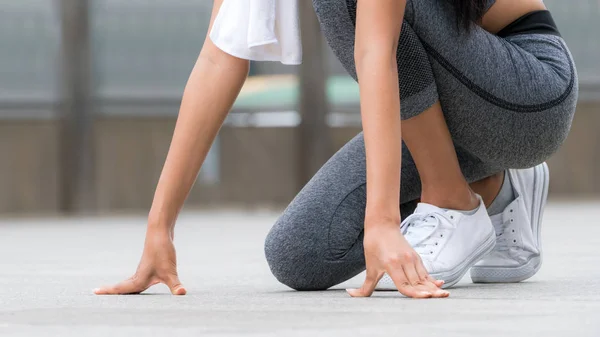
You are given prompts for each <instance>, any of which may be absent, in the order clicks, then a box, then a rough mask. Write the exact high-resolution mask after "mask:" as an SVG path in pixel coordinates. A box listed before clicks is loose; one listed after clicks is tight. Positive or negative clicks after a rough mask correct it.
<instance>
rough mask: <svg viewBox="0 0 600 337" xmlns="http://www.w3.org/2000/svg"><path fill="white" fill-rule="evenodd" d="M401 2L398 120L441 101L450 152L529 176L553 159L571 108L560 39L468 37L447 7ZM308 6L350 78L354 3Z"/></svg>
mask: <svg viewBox="0 0 600 337" xmlns="http://www.w3.org/2000/svg"><path fill="white" fill-rule="evenodd" d="M408 2H409V3H408V5H407V7H406V8H407V9H406V14H405V22H404V24H403V27H402V33H401V37H400V41H399V47H398V54H397V56H398V71H399V81H400V99H401V114H402V117H403V118H410V117H413V116H415V115H418V114H419V113H421V112H422V111H424V110H425V109H427V108H428V107H429V106H431V104H433V103H434V102H435V101H437V100H438V99H439V101H440V103H441V105H442V108H443V111H444V114H445V116H446V120H447V123H448V127H449V129H450V132H451V134H452V137H453V140H454V142H455V143H456V144H457V145H458V146H460V147H461V148H462V149H463V150H465V151H467V152H469V153H470V154H472V155H473V156H475V157H477V158H479V159H480V160H482V161H484V162H485V163H486V164H488V165H491V166H495V167H497V168H499V169H502V168H511V167H528V166H533V165H535V164H537V163H539V162H541V161H544V160H545V159H546V158H548V157H549V156H550V155H551V154H552V153H553V152H554V151H556V150H557V149H558V147H559V146H560V145H561V144H562V142H563V141H564V139H565V138H566V135H567V133H568V131H569V129H570V125H571V120H572V118H573V114H574V110H575V102H576V99H577V77H576V72H575V70H574V64H573V61H572V58H571V56H570V54H569V51H568V49H567V48H566V46H565V44H564V42H563V41H562V39H561V38H560V37H558V36H552V35H541V34H532V35H516V36H510V37H508V38H500V37H498V36H495V35H493V34H490V33H489V32H487V31H485V30H484V29H482V28H481V27H478V26H474V27H473V28H472V29H471V30H470V31H467V30H465V29H464V28H461V26H459V25H457V23H456V20H455V14H454V12H453V8H452V6H451V4H450V3H447V2H444V1H438V0H419V1H416V0H409V1H408ZM314 4H315V10H316V13H317V16H318V17H319V20H320V22H321V26H322V30H323V32H324V34H325V36H326V38H327V40H328V42H329V45H330V46H331V48H332V49H333V51H334V53H335V54H336V56H337V57H338V58H339V59H340V61H341V63H342V64H343V65H344V67H345V68H346V70H347V71H348V72H349V73H350V75H352V76H353V77H355V78H356V72H355V67H354V59H353V55H354V52H353V50H354V29H355V27H354V22H355V19H356V0H314Z"/></svg>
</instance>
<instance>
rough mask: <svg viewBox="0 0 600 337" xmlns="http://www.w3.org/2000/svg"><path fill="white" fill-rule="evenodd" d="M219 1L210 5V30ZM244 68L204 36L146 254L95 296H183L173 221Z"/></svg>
mask: <svg viewBox="0 0 600 337" xmlns="http://www.w3.org/2000/svg"><path fill="white" fill-rule="evenodd" d="M222 1H223V0H215V1H214V7H213V13H212V18H211V21H210V27H211V28H212V25H213V22H214V19H215V17H216V15H217V13H218V11H219V8H220V7H221V3H222ZM209 32H210V28H209ZM248 67H249V62H248V61H247V60H242V59H238V58H235V57H232V56H230V55H228V54H226V53H224V52H223V51H221V50H220V49H218V48H217V47H216V46H215V45H214V44H213V43H212V41H211V40H210V38H209V37H208V34H207V37H206V40H205V42H204V46H203V47H202V51H201V52H200V56H199V57H198V61H197V62H196V65H195V66H194V69H193V70H192V73H191V75H190V78H189V80H188V83H187V85H186V87H185V92H184V94H183V100H182V102H181V108H180V111H179V117H178V118H177V124H176V126H175V132H174V134H173V140H172V141H171V147H170V149H169V154H168V155H167V160H166V162H165V165H164V167H163V171H162V173H161V175H160V179H159V181H158V186H157V188H156V192H155V193H154V201H153V202H152V208H151V210H150V214H149V217H148V229H147V231H146V240H145V242H144V252H143V253H142V258H141V260H140V263H139V265H138V268H137V270H136V272H135V274H134V275H133V276H132V277H130V278H128V279H126V280H125V281H122V282H120V283H118V284H116V285H113V286H109V287H102V288H98V289H95V290H94V292H95V293H96V294H98V295H108V294H136V293H140V292H143V291H144V290H146V289H148V288H149V287H150V286H152V285H154V284H157V283H164V284H166V285H167V286H168V287H169V289H171V293H173V294H175V295H185V294H186V289H185V288H184V287H183V285H182V284H181V282H180V281H179V276H178V275H177V258H176V253H175V246H174V245H173V229H174V227H175V220H176V219H177V215H178V214H179V211H180V210H181V208H182V206H183V203H184V201H185V199H186V198H187V196H188V194H189V192H190V189H191V188H192V186H193V184H194V181H195V180H196V177H197V176H198V171H199V170H200V166H202V162H204V159H205V158H206V154H207V153H208V150H209V149H210V146H211V145H212V143H213V141H214V139H215V137H216V135H217V132H218V131H219V129H220V127H221V125H222V124H223V121H224V120H225V117H226V116H227V113H228V112H229V110H230V109H231V106H232V105H233V102H234V101H235V99H236V97H237V95H238V94H239V92H240V90H241V88H242V85H243V83H244V81H245V79H246V76H247V74H248Z"/></svg>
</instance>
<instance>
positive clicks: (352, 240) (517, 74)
mask: <svg viewBox="0 0 600 337" xmlns="http://www.w3.org/2000/svg"><path fill="white" fill-rule="evenodd" d="M314 6H315V10H316V13H317V16H318V17H319V20H320V23H321V26H322V30H323V33H324V34H325V36H326V38H327V40H328V43H329V45H330V46H331V48H332V49H333V51H334V52H335V54H336V56H337V57H338V58H339V59H340V61H341V62H342V64H343V65H344V66H345V68H346V70H347V71H348V72H349V73H350V74H351V75H352V76H354V77H355V78H356V72H355V67H354V58H353V56H354V53H353V49H354V20H355V13H356V0H314ZM454 18H455V16H454V13H453V9H452V7H451V6H450V5H449V4H447V2H445V1H440V0H418V1H417V0H412V1H411V0H409V1H408V4H407V7H406V14H405V19H404V24H403V26H402V34H401V37H400V42H399V47H398V57H397V59H398V72H399V78H400V98H401V116H402V118H403V119H407V118H411V117H414V116H416V115H418V114H420V113H421V112H423V111H424V110H426V109H427V108H429V107H431V106H432V105H433V104H434V103H435V102H437V101H438V100H439V101H440V103H441V106H442V109H443V111H444V115H445V118H446V121H447V124H448V127H449V129H450V132H451V134H452V138H453V141H454V143H455V146H456V151H457V155H458V159H459V162H460V165H461V169H462V171H463V173H464V175H465V177H466V178H467V180H468V181H469V182H473V181H477V180H480V179H482V178H485V177H488V176H491V175H493V174H495V173H498V172H501V171H502V170H505V169H508V168H527V167H532V166H535V165H537V164H539V163H541V162H543V161H545V160H546V159H547V158H548V157H549V156H550V155H552V154H553V153H554V152H555V151H556V150H557V149H558V148H559V146H560V145H561V144H562V143H563V141H564V140H565V138H566V136H567V134H568V131H569V129H570V126H571V121H572V118H573V114H574V111H575V103H576V100H577V75H576V72H575V66H574V64H573V61H572V58H571V55H570V53H569V51H568V49H567V47H566V45H565V43H564V41H563V40H562V39H561V38H560V37H559V36H555V35H546V34H517V35H511V36H508V37H505V38H501V37H498V36H496V35H493V34H490V33H488V32H486V31H485V30H483V29H481V28H479V27H475V28H474V29H473V30H472V31H470V32H466V31H465V30H463V29H462V28H460V27H459V26H458V25H457V24H456V22H455V19H454ZM365 184H366V177H365V149H364V141H363V136H362V134H359V135H357V136H356V137H355V138H354V139H352V140H351V141H350V142H348V143H347V144H346V145H345V146H344V147H343V148H342V149H341V150H340V151H338V152H337V153H336V154H335V155H334V156H333V157H332V158H331V159H330V160H329V161H328V162H327V163H326V164H325V165H324V166H323V167H322V168H321V170H320V171H319V172H318V173H317V174H316V175H315V176H314V178H313V179H312V180H311V181H310V182H309V183H308V184H307V185H306V186H305V187H304V188H303V189H302V191H300V193H299V194H298V195H297V196H296V198H295V199H294V200H293V201H292V202H291V204H290V205H289V206H288V207H287V209H286V210H285V212H284V213H283V215H281V217H280V218H279V220H278V221H277V223H276V224H275V225H274V226H273V228H272V230H271V231H270V233H269V234H268V236H267V239H266V243H265V253H266V257H267V261H268V263H269V266H270V267H271V270H272V272H273V274H274V275H275V277H276V278H277V279H278V280H279V281H280V282H282V283H283V284H285V285H287V286H289V287H291V288H293V289H298V290H321V289H327V288H329V287H331V286H334V285H336V284H339V283H341V282H344V281H346V280H348V279H349V278H351V277H353V276H355V275H357V274H358V273H360V272H361V271H363V270H364V268H365V260H364V253H363V246H362V239H363V221H364V211H365V205H366V188H365ZM420 189H421V187H420V179H419V174H418V172H417V169H416V167H415V163H414V162H413V160H412V158H411V155H410V153H409V151H408V150H407V148H406V146H404V147H403V152H402V182H401V193H400V194H401V195H400V200H402V203H403V204H402V205H400V209H401V211H402V214H403V216H406V215H407V214H408V213H409V212H411V211H412V210H413V207H414V200H416V199H418V198H419V195H420Z"/></svg>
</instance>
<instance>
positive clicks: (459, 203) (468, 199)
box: [421, 185, 479, 211]
mask: <svg viewBox="0 0 600 337" xmlns="http://www.w3.org/2000/svg"><path fill="white" fill-rule="evenodd" d="M421 202H423V203H427V204H431V205H435V206H437V207H440V208H447V209H453V210H457V211H470V210H473V209H475V208H477V207H478V206H479V198H478V197H477V194H476V193H475V192H473V190H471V188H470V187H469V185H465V186H463V187H446V188H443V187H442V188H439V187H438V188H429V189H427V188H423V191H422V194H421Z"/></svg>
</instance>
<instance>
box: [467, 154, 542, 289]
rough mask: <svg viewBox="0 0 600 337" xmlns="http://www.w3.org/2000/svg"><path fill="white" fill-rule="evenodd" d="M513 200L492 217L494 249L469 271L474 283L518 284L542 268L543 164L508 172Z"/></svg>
mask: <svg viewBox="0 0 600 337" xmlns="http://www.w3.org/2000/svg"><path fill="white" fill-rule="evenodd" d="M507 177H508V178H509V179H510V181H511V184H512V186H513V190H514V192H515V196H516V199H515V200H514V201H513V202H512V203H511V204H510V205H508V207H506V209H505V210H504V212H503V213H502V214H498V215H495V216H493V217H492V222H493V224H494V227H495V228H496V235H497V240H496V248H495V249H494V251H493V252H492V253H491V254H490V255H488V256H486V257H485V258H483V259H482V260H481V261H479V262H478V263H477V264H476V265H475V266H474V267H473V268H471V279H472V280H473V282H475V283H497V282H521V281H524V280H526V279H528V278H530V277H532V276H533V275H535V273H537V272H538V270H540V268H541V266H542V244H541V236H540V233H541V227H542V215H543V212H544V206H545V205H546V199H547V197H548V183H549V180H550V175H549V172H548V166H547V165H546V163H543V164H540V165H538V166H536V167H533V168H529V169H524V170H508V174H507Z"/></svg>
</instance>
